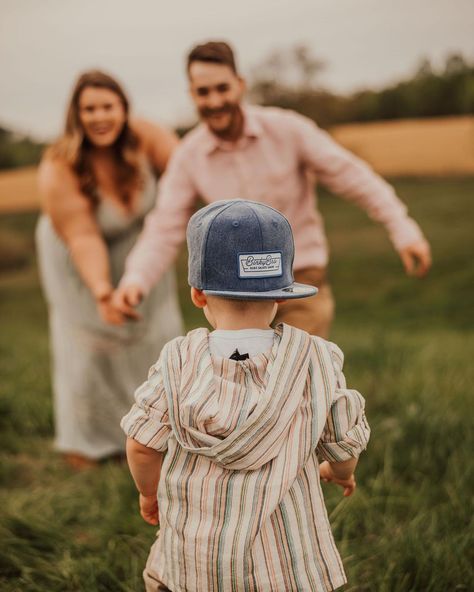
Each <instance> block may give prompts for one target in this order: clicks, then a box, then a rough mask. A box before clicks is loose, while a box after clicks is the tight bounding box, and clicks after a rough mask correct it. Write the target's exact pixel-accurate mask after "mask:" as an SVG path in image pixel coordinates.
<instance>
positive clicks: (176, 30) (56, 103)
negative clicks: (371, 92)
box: [0, 0, 474, 138]
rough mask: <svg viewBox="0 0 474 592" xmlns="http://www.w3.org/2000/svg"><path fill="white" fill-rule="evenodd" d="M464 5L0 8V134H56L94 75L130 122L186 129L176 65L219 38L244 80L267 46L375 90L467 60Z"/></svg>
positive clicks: (300, 2) (467, 1) (58, 4)
mask: <svg viewBox="0 0 474 592" xmlns="http://www.w3.org/2000/svg"><path fill="white" fill-rule="evenodd" d="M473 31H474V1H473V0H398V1H397V2H394V1H393V0H234V1H232V0H167V1H166V2H165V1H164V0H0V125H5V126H8V127H11V128H14V129H17V130H20V131H22V132H26V133H31V134H33V135H36V136H37V137H41V138H51V137H52V136H54V135H56V134H57V133H59V132H60V130H61V127H62V123H63V117H64V110H65V103H66V100H67V97H68V95H69V92H70V90H71V86H72V83H73V81H74V79H75V78H76V75H77V74H78V73H79V72H80V71H82V70H84V69H88V68H91V67H99V68H102V69H105V70H107V71H109V72H110V73H112V74H114V75H116V76H117V77H118V78H119V79H120V80H121V81H122V82H123V83H124V85H125V87H126V89H127V90H128V92H129V94H130V96H131V99H132V104H133V109H134V112H135V113H137V114H139V115H142V116H146V117H149V118H152V119H154V120H156V121H161V122H163V123H167V124H170V125H174V124H176V123H178V122H182V121H186V120H187V121H191V120H192V118H193V114H194V111H193V108H192V105H191V102H190V100H189V98H188V96H187V88H186V78H185V75H184V60H185V56H186V53H187V51H188V50H189V49H190V47H192V46H193V45H195V44H196V43H198V42H201V41H203V40H208V39H216V38H217V39H225V40H228V41H230V42H231V43H232V44H233V45H234V47H235V49H236V50H237V54H238V58H239V63H240V67H241V70H242V72H243V73H244V74H246V73H249V72H250V70H251V69H252V67H253V66H255V65H256V64H258V63H259V62H261V61H262V59H263V58H265V57H266V56H267V55H268V54H269V53H270V52H271V51H272V50H273V49H275V48H287V47H291V46H293V45H295V44H296V43H305V44H307V45H308V46H309V47H310V48H311V49H312V51H313V53H314V55H316V56H317V57H319V58H321V59H323V60H325V61H326V63H327V69H326V71H325V72H324V74H323V76H322V78H321V82H322V83H324V85H325V86H327V87H329V88H331V89H333V90H335V91H339V92H349V91H352V90H355V89H357V88H361V87H363V86H380V85H382V84H385V83H388V82H392V81H395V80H397V79H399V78H402V77H404V76H407V75H409V74H410V73H412V72H413V69H414V68H415V66H416V65H417V64H418V63H419V61H420V59H421V58H422V57H423V56H426V57H429V58H430V59H431V60H432V61H433V63H434V65H437V64H440V63H442V61H443V60H444V57H445V56H446V54H447V53H448V52H452V51H461V52H463V53H464V55H465V56H466V57H471V58H473V57H474V34H473Z"/></svg>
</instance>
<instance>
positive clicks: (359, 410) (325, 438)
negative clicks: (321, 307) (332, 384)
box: [317, 343, 370, 462]
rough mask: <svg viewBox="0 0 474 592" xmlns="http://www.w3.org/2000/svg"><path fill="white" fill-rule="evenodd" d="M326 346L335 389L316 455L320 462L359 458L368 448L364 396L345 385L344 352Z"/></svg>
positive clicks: (368, 435) (330, 345) (335, 347)
mask: <svg viewBox="0 0 474 592" xmlns="http://www.w3.org/2000/svg"><path fill="white" fill-rule="evenodd" d="M328 345H329V349H330V353H331V357H332V360H333V366H334V371H335V374H336V380H337V388H336V391H335V394H334V399H333V401H332V404H331V408H330V410H329V414H328V416H327V419H326V424H325V426H324V429H323V432H322V434H321V438H320V440H319V443H318V446H317V454H318V458H319V460H320V461H323V460H327V461H329V462H343V461H346V460H349V459H351V458H358V456H359V454H360V453H361V452H362V451H363V450H364V449H365V448H366V447H367V443H368V441H369V437H370V427H369V424H368V423H367V419H366V417H365V400H364V398H363V397H362V395H361V394H360V393H359V392H357V391H355V390H353V389H348V388H346V380H345V377H344V374H343V372H342V366H343V362H344V356H343V353H342V352H341V350H340V349H339V348H338V346H337V345H335V344H334V343H329V344H328Z"/></svg>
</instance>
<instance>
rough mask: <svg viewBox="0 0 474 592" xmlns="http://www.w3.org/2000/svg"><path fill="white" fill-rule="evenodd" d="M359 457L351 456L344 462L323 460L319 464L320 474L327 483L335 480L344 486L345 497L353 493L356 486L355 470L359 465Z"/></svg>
mask: <svg viewBox="0 0 474 592" xmlns="http://www.w3.org/2000/svg"><path fill="white" fill-rule="evenodd" d="M357 461H358V459H357V458H351V459H349V460H345V461H342V462H328V461H327V460H325V461H323V462H322V463H321V464H320V465H319V475H320V476H321V479H322V480H323V481H325V482H326V483H327V482H328V481H333V482H334V483H336V484H337V485H340V486H341V487H343V488H344V494H343V495H344V497H349V496H350V495H352V494H353V493H354V491H355V488H356V481H355V478H354V470H355V468H356V466H357Z"/></svg>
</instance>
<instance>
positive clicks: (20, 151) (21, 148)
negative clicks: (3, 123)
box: [0, 127, 44, 170]
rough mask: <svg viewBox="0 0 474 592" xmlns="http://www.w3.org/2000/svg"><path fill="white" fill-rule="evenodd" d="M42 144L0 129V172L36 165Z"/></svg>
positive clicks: (42, 147) (2, 128)
mask: <svg viewBox="0 0 474 592" xmlns="http://www.w3.org/2000/svg"><path fill="white" fill-rule="evenodd" d="M43 149H44V144H41V143H39V142H36V141H34V140H32V139H31V138H29V137H27V136H22V135H20V134H16V133H14V132H12V131H11V130H8V129H6V128H4V127H0V170H2V169H12V168H17V167H21V166H27V165H32V164H37V163H38V162H39V159H40V157H41V153H42V151H43Z"/></svg>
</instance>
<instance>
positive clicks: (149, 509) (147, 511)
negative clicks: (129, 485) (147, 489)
mask: <svg viewBox="0 0 474 592" xmlns="http://www.w3.org/2000/svg"><path fill="white" fill-rule="evenodd" d="M139 503H140V515H141V517H142V518H143V520H145V522H148V524H151V525H153V526H157V525H158V524H159V522H160V519H159V516H158V500H157V499H156V494H154V495H142V494H141V493H140V498H139Z"/></svg>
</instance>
